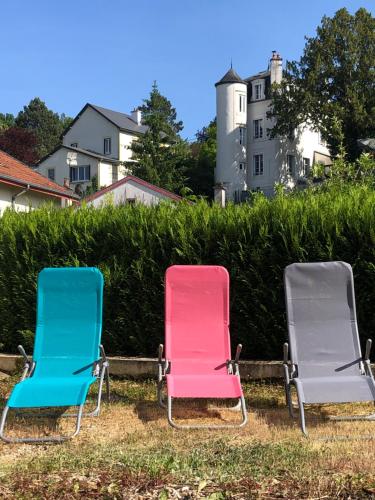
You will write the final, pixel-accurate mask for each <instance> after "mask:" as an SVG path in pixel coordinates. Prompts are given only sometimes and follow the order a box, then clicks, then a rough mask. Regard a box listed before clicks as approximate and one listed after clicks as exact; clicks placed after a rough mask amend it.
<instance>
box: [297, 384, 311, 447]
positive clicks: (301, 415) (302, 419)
mask: <svg viewBox="0 0 375 500" xmlns="http://www.w3.org/2000/svg"><path fill="white" fill-rule="evenodd" d="M296 390H297V398H298V407H299V418H300V425H301V430H302V432H303V434H304V435H305V436H306V437H307V436H308V432H307V429H306V420H305V408H304V406H303V401H302V398H301V395H300V393H299V391H298V387H296Z"/></svg>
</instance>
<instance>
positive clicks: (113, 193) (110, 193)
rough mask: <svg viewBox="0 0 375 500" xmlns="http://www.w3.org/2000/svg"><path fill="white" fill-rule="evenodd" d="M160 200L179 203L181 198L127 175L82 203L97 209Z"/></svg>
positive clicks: (145, 203) (147, 203) (151, 203)
mask: <svg viewBox="0 0 375 500" xmlns="http://www.w3.org/2000/svg"><path fill="white" fill-rule="evenodd" d="M162 200H172V201H181V200H182V198H181V196H178V195H177V194H174V193H172V192H171V191H167V190H166V189H163V188H159V187H158V186H154V185H153V184H150V183H149V182H146V181H144V180H142V179H139V178H138V177H135V176H134V175H127V176H126V177H124V178H123V179H120V180H119V181H117V182H115V183H114V184H112V185H111V186H108V187H106V188H104V189H101V190H100V191H97V192H96V193H94V194H92V195H90V196H87V197H86V198H84V200H83V201H84V202H86V203H87V205H89V206H93V207H96V208H99V207H101V206H104V205H106V204H113V205H124V204H126V203H129V204H130V203H143V204H144V205H155V204H157V203H159V202H160V201H162Z"/></svg>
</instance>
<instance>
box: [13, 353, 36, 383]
mask: <svg viewBox="0 0 375 500" xmlns="http://www.w3.org/2000/svg"><path fill="white" fill-rule="evenodd" d="M17 349H18V351H19V353H20V354H21V356H22V357H23V360H24V368H23V372H22V377H21V380H24V379H25V378H26V377H30V375H31V374H32V372H33V371H34V368H35V363H34V362H33V360H32V359H30V358H29V357H28V355H27V354H26V351H25V349H24V348H23V346H22V345H18V346H17Z"/></svg>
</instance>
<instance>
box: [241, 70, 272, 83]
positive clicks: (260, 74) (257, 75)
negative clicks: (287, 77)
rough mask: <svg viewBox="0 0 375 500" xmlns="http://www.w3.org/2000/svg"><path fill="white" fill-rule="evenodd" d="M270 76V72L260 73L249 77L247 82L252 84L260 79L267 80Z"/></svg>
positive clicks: (246, 79)
mask: <svg viewBox="0 0 375 500" xmlns="http://www.w3.org/2000/svg"><path fill="white" fill-rule="evenodd" d="M270 74H271V72H270V70H265V71H260V72H259V73H257V74H256V75H252V76H248V77H247V78H245V81H246V82H251V81H252V80H258V78H267V76H270Z"/></svg>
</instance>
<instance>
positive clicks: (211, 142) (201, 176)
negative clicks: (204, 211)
mask: <svg viewBox="0 0 375 500" xmlns="http://www.w3.org/2000/svg"><path fill="white" fill-rule="evenodd" d="M195 136H196V141H195V142H193V143H192V144H191V151H192V157H193V158H192V159H193V161H192V162H191V164H190V166H189V167H188V169H187V171H186V176H187V178H188V180H187V185H188V186H189V188H190V189H191V190H192V191H193V193H195V194H196V195H202V196H206V197H208V198H212V197H213V186H214V171H215V166H216V149H217V148H216V118H215V119H214V120H212V121H211V122H210V123H209V124H208V126H207V127H203V128H202V129H201V130H198V132H197V133H196V135H195Z"/></svg>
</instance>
